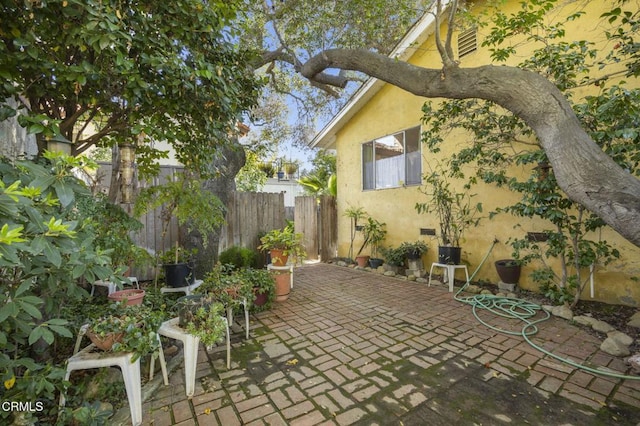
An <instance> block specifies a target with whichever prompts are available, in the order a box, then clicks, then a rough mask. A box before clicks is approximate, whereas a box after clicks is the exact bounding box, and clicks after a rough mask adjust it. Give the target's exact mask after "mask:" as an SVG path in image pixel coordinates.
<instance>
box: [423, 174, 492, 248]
mask: <svg viewBox="0 0 640 426" xmlns="http://www.w3.org/2000/svg"><path fill="white" fill-rule="evenodd" d="M446 169H447V168H446V167H444V166H443V165H439V167H438V168H437V169H434V170H433V171H432V172H431V173H430V174H429V175H426V176H425V177H424V180H425V185H424V186H423V187H421V188H420V192H422V193H423V194H424V195H425V196H426V197H427V201H426V202H418V203H416V205H415V209H416V211H417V212H418V213H434V214H435V215H436V216H437V218H438V223H439V227H440V234H439V236H438V237H439V239H440V245H442V246H453V247H460V242H461V241H462V240H463V236H464V233H465V231H466V230H467V229H469V228H471V227H473V226H477V225H478V223H479V222H480V220H481V219H482V217H481V216H479V214H480V213H482V203H479V202H478V203H474V202H473V197H475V196H476V194H472V193H470V186H469V185H465V186H464V187H463V188H462V190H460V189H456V188H454V187H452V186H451V182H450V181H449V178H448V177H447V171H446Z"/></svg>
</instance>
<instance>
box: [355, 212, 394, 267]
mask: <svg viewBox="0 0 640 426" xmlns="http://www.w3.org/2000/svg"><path fill="white" fill-rule="evenodd" d="M385 226H386V224H385V223H382V222H380V221H378V220H376V219H374V218H372V217H367V221H366V222H365V223H364V225H363V227H362V235H363V238H364V240H363V242H362V246H360V250H359V251H358V255H357V256H356V260H357V259H358V257H359V256H360V254H361V253H362V250H363V249H364V248H365V247H367V246H370V247H371V255H370V258H369V264H370V266H371V267H372V268H374V269H375V268H378V267H379V266H380V265H382V262H383V260H382V259H380V258H379V257H378V248H379V247H380V243H382V241H384V238H385V237H386V235H387V230H386V229H385ZM360 257H361V256H360ZM358 264H359V265H360V262H358ZM365 264H366V263H365Z"/></svg>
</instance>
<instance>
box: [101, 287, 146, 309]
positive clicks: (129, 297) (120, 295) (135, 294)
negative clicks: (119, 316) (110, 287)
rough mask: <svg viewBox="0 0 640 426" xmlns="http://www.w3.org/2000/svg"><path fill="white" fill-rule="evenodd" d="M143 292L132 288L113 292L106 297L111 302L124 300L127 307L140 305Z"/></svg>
mask: <svg viewBox="0 0 640 426" xmlns="http://www.w3.org/2000/svg"><path fill="white" fill-rule="evenodd" d="M144 295H145V291H144V290H141V289H136V288H132V289H129V290H120V291H114V292H113V293H111V294H110V295H109V296H108V297H109V300H111V301H113V302H121V301H123V300H126V302H127V303H126V304H127V305H141V304H142V299H144Z"/></svg>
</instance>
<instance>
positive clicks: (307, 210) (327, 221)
mask: <svg viewBox="0 0 640 426" xmlns="http://www.w3.org/2000/svg"><path fill="white" fill-rule="evenodd" d="M337 218H338V217H337V208H336V200H335V197H332V196H330V195H323V196H321V197H320V198H318V199H317V198H316V197H312V196H306V197H296V207H295V220H294V223H295V229H296V232H301V233H302V234H303V235H304V245H305V250H306V251H307V258H308V259H310V260H316V259H320V260H321V261H323V262H326V261H328V260H329V259H332V258H334V257H336V254H337V241H338V222H337Z"/></svg>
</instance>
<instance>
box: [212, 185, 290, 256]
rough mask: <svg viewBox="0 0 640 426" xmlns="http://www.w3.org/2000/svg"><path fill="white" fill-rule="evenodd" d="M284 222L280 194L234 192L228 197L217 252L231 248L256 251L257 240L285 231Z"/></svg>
mask: <svg viewBox="0 0 640 426" xmlns="http://www.w3.org/2000/svg"><path fill="white" fill-rule="evenodd" d="M285 219H286V216H285V207H284V194H283V193H266V192H234V193H232V194H230V195H229V203H228V206H227V217H226V224H225V225H223V226H222V233H221V238H220V247H219V250H220V251H223V250H225V249H227V248H229V247H231V246H240V247H247V248H250V249H256V248H257V247H258V245H260V236H261V235H262V234H264V233H265V232H267V231H270V230H272V229H277V228H282V227H284V226H285V224H286V220H285Z"/></svg>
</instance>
